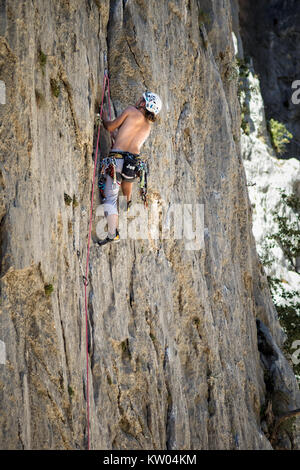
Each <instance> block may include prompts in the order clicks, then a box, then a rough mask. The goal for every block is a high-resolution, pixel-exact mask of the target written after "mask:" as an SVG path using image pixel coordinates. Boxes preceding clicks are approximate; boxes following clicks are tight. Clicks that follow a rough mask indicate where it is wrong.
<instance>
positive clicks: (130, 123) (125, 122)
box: [98, 91, 161, 245]
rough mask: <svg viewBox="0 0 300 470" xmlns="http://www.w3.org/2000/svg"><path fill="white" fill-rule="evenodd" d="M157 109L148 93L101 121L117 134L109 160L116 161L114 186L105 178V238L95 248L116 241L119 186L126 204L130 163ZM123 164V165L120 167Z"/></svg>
mask: <svg viewBox="0 0 300 470" xmlns="http://www.w3.org/2000/svg"><path fill="white" fill-rule="evenodd" d="M160 110H161V100H160V97H159V96H158V95H156V94H155V93H151V92H149V91H147V92H145V93H143V96H141V97H140V99H139V100H138V101H137V103H136V104H135V106H128V108H126V109H125V110H124V111H123V112H122V114H121V115H120V116H118V117H117V118H116V119H114V120H113V121H108V120H107V119H103V125H104V127H105V129H107V130H108V131H110V132H115V131H117V135H116V138H115V141H114V144H113V148H112V149H111V151H110V153H109V157H110V156H111V157H114V158H115V159H116V176H117V184H116V185H115V186H114V185H113V179H112V178H111V177H110V175H107V176H106V183H105V190H104V193H105V202H104V204H103V205H104V214H105V216H106V217H107V223H108V236H107V237H106V238H105V239H104V240H99V241H98V244H99V245H105V244H106V243H109V242H117V241H119V240H120V237H119V232H118V229H117V227H118V209H117V199H118V193H119V187H120V185H121V187H122V192H123V194H124V196H126V198H127V204H129V203H130V201H131V193H132V185H133V180H134V179H135V175H134V174H133V172H132V170H131V169H132V168H134V164H132V163H131V162H134V160H135V159H136V158H138V157H139V154H140V149H141V147H142V145H143V143H144V142H145V140H146V139H147V138H148V137H149V134H150V131H151V127H152V123H153V122H154V121H155V118H156V115H157V114H158V113H159V111H160ZM124 161H125V165H124Z"/></svg>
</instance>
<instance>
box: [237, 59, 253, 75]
mask: <svg viewBox="0 0 300 470" xmlns="http://www.w3.org/2000/svg"><path fill="white" fill-rule="evenodd" d="M236 65H237V67H238V70H239V76H240V77H241V78H247V77H248V76H249V73H250V69H249V65H248V59H246V58H245V59H240V58H237V59H236Z"/></svg>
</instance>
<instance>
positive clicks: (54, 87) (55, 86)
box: [50, 78, 60, 98]
mask: <svg viewBox="0 0 300 470" xmlns="http://www.w3.org/2000/svg"><path fill="white" fill-rule="evenodd" d="M50 87H51V92H52V95H53V96H55V98H58V97H59V95H60V84H59V81H58V80H56V79H55V78H51V79H50Z"/></svg>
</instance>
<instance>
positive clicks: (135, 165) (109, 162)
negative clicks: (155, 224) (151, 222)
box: [98, 151, 149, 207]
mask: <svg viewBox="0 0 300 470" xmlns="http://www.w3.org/2000/svg"><path fill="white" fill-rule="evenodd" d="M116 158H123V159H124V164H123V169H122V174H120V173H119V172H117V171H116ZM148 174H149V169H148V164H147V163H146V162H144V161H142V160H141V159H140V158H139V157H138V156H135V155H133V154H131V153H129V152H123V151H120V152H117V151H116V152H114V151H111V152H110V154H109V156H108V157H106V158H103V159H102V161H101V165H100V170H99V178H98V187H99V192H100V196H101V199H102V201H101V202H102V203H104V202H105V201H106V198H105V182H106V175H109V176H110V177H111V178H112V180H113V183H112V188H113V189H114V188H115V187H116V185H117V184H120V183H121V181H122V179H123V180H125V181H134V180H135V179H136V178H139V180H140V181H139V188H140V195H141V198H142V201H143V202H144V205H145V206H146V207H148V204H147V182H148V180H147V178H148Z"/></svg>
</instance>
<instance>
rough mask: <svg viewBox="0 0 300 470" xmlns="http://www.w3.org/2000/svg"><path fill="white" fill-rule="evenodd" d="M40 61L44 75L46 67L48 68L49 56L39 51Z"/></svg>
mask: <svg viewBox="0 0 300 470" xmlns="http://www.w3.org/2000/svg"><path fill="white" fill-rule="evenodd" d="M38 60H39V64H40V66H41V68H42V71H43V73H44V69H45V66H46V63H47V56H46V54H44V52H43V51H41V50H40V51H39V56H38Z"/></svg>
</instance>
